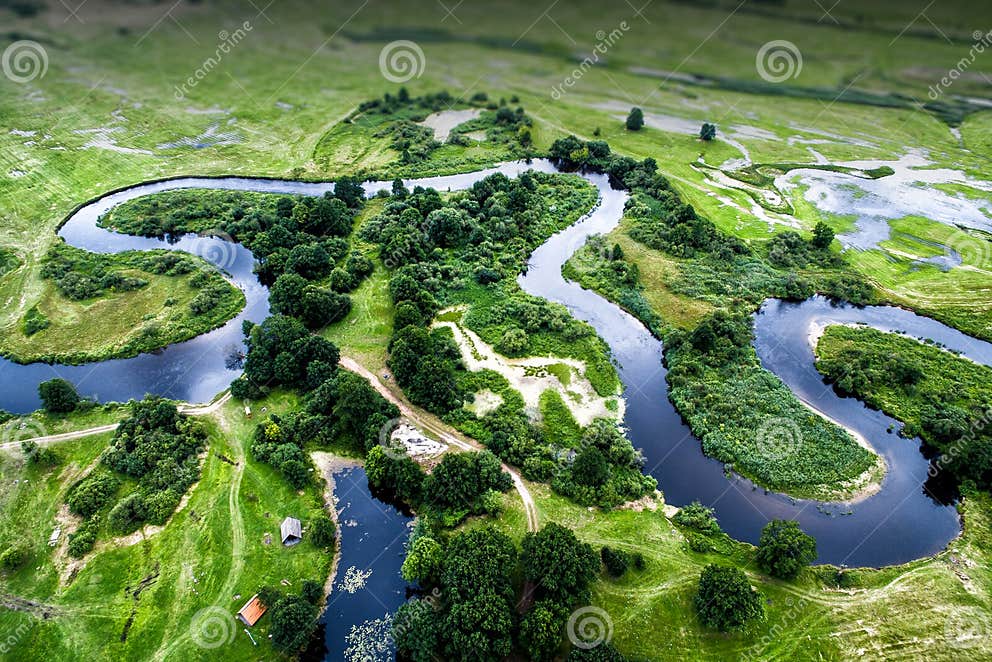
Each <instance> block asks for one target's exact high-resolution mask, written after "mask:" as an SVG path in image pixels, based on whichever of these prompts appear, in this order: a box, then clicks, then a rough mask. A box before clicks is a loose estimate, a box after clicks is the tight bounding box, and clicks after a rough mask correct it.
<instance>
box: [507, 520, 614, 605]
mask: <svg viewBox="0 0 992 662" xmlns="http://www.w3.org/2000/svg"><path fill="white" fill-rule="evenodd" d="M520 562H521V566H522V567H523V571H524V578H525V579H526V580H527V581H530V582H533V583H534V584H535V585H536V586H537V589H538V593H539V594H540V595H543V596H547V597H548V598H550V599H552V600H555V601H556V602H558V603H559V604H562V605H566V606H567V605H572V604H574V603H576V602H584V601H586V600H587V599H588V593H589V584H590V583H591V582H592V581H593V580H594V579H595V578H596V574H597V573H598V572H599V558H598V557H597V554H596V552H594V551H593V549H592V547H591V546H590V545H587V544H586V543H583V542H580V541H579V539H578V538H576V537H575V533H574V532H572V530H571V529H566V528H565V527H563V526H561V525H560V524H555V523H551V524H547V525H545V526H544V528H542V529H541V530H540V531H538V532H537V533H528V534H527V535H525V536H524V540H523V544H522V548H521V553H520Z"/></svg>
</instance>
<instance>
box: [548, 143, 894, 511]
mask: <svg viewBox="0 0 992 662" xmlns="http://www.w3.org/2000/svg"><path fill="white" fill-rule="evenodd" d="M551 155H552V157H553V158H555V159H557V160H558V161H559V162H560V163H562V164H563V165H564V166H565V167H568V168H580V167H581V168H589V169H592V170H596V171H600V172H605V173H607V174H609V175H610V177H611V179H612V180H613V181H615V182H616V183H617V184H618V185H622V186H624V187H625V188H628V189H630V190H631V198H630V201H629V202H628V204H627V208H626V209H625V212H624V220H623V223H622V225H621V228H620V229H619V230H618V231H617V232H616V233H615V235H617V236H616V239H617V241H616V242H615V243H613V245H612V246H611V245H610V244H609V243H608V242H607V241H606V240H605V239H604V238H602V237H594V238H592V239H591V240H590V241H589V242H588V244H587V245H586V246H585V247H584V248H583V249H582V250H580V251H579V252H578V253H577V254H576V256H575V257H574V258H573V259H572V260H570V261H569V262H568V263H567V264H566V267H565V269H564V273H565V275H566V276H568V277H570V278H573V279H574V280H577V281H578V282H579V283H580V284H582V285H584V286H585V287H589V288H592V289H596V290H598V291H600V292H601V293H603V294H604V295H605V296H607V297H608V298H610V299H612V300H614V301H616V302H617V303H619V304H620V305H621V306H623V307H624V308H626V309H627V310H629V311H630V312H631V313H633V314H634V315H636V316H637V317H639V318H640V319H641V320H642V321H643V322H644V323H645V324H646V325H647V326H648V328H649V329H651V330H652V332H653V333H655V334H656V335H658V336H660V337H661V338H662V339H663V340H664V341H665V360H666V363H667V365H668V368H669V373H668V380H669V385H670V391H669V397H670V398H671V399H672V402H673V403H674V404H675V406H676V408H677V409H678V411H679V412H680V413H681V414H682V416H683V418H685V419H686V421H687V422H688V423H689V425H690V427H691V428H692V430H693V432H694V433H695V434H696V435H697V436H698V437H699V438H700V439H701V440H702V442H703V450H704V451H705V452H706V454H707V455H711V456H713V457H715V458H717V459H719V460H721V461H723V462H726V463H728V464H730V465H731V466H732V467H733V469H734V470H735V471H737V472H739V473H741V474H743V475H745V476H747V477H749V478H751V479H753V480H755V481H756V482H757V483H759V484H761V485H764V486H767V487H770V488H773V489H775V490H779V491H784V492H788V493H790V494H795V495H797V496H827V497H829V496H831V495H833V496H835V497H836V496H843V495H844V494H845V493H849V492H850V489H851V488H850V487H849V486H850V485H851V484H855V485H858V486H860V485H861V478H862V476H863V475H865V474H866V473H869V472H875V471H878V460H877V458H876V457H875V456H874V455H873V454H872V453H871V452H870V451H868V450H867V449H865V448H863V447H861V446H859V445H858V444H857V442H856V441H855V440H854V439H852V438H851V437H850V435H848V434H847V433H846V432H844V431H843V430H841V429H839V428H838V427H836V426H835V425H833V424H832V423H830V422H828V421H825V420H824V419H822V418H821V417H819V416H817V415H815V414H813V413H812V412H810V411H809V410H808V409H806V408H805V407H804V406H803V405H802V404H801V403H800V402H799V401H798V400H797V399H796V398H795V396H794V395H793V394H792V393H791V391H789V389H788V388H787V387H786V386H785V385H784V384H782V383H781V381H779V379H778V378H777V377H775V376H774V375H772V374H771V373H769V372H768V371H767V370H765V369H763V368H762V367H761V366H760V364H759V362H758V358H757V355H756V354H755V351H754V348H753V347H752V346H751V339H752V327H751V318H750V315H751V313H753V312H754V311H755V310H756V309H757V307H758V306H759V305H760V304H761V302H762V301H764V300H765V299H766V298H768V297H780V298H783V299H790V300H803V299H806V298H808V297H810V296H812V295H813V294H814V293H816V292H819V293H823V294H826V295H828V296H832V297H835V298H838V299H842V300H845V301H853V302H855V303H869V302H872V301H874V300H875V293H874V291H873V289H872V288H871V287H870V286H869V285H867V284H866V283H865V282H864V281H863V280H862V279H861V278H860V277H859V276H858V275H857V274H856V273H855V272H854V271H853V270H851V269H850V268H849V267H848V266H847V265H846V264H845V263H844V261H843V260H842V259H841V258H840V257H839V256H837V255H836V254H835V253H832V252H831V250H830V245H831V242H832V241H833V232H832V231H831V230H830V229H829V228H828V227H826V226H818V228H817V231H816V232H815V233H814V236H813V237H812V238H811V239H805V238H803V237H801V236H800V235H799V234H798V233H796V232H791V231H786V232H782V233H780V234H779V235H776V237H775V238H774V239H772V240H771V241H769V242H768V244H767V245H766V246H760V247H753V246H751V245H749V244H747V243H745V242H743V241H741V240H739V239H737V238H735V237H732V236H729V235H727V234H725V233H724V232H722V231H720V230H719V229H718V228H716V226H714V225H713V223H711V222H710V221H709V220H707V219H705V218H703V217H701V216H700V215H699V214H698V213H697V212H696V211H695V209H694V208H693V207H692V206H691V205H688V204H686V203H685V202H684V201H683V200H682V199H681V197H680V196H679V194H678V193H677V192H676V191H675V190H674V189H673V188H672V187H671V185H670V184H669V182H668V181H667V180H666V179H665V178H664V177H663V176H662V175H660V174H659V173H658V172H657V165H656V164H655V162H654V161H653V160H651V159H647V160H645V161H642V162H640V163H638V162H636V161H634V160H633V159H630V158H628V157H623V156H619V155H615V154H613V153H611V151H610V148H609V146H608V145H607V144H606V143H603V142H599V141H592V142H583V141H580V140H578V139H576V138H575V137H569V138H564V139H561V140H559V141H558V142H556V143H555V144H554V145H553V146H552V149H551ZM624 237H629V239H627V240H626V241H623V238H624ZM621 241H623V243H620V242H621ZM625 246H626V248H625ZM625 258H626V259H625ZM642 258H643V261H642ZM648 260H650V261H648ZM642 274H644V277H646V278H652V279H653V280H652V289H656V290H660V292H659V291H655V292H651V294H653V295H654V299H653V300H649V298H648V296H649V294H648V291H647V290H646V289H645V286H644V284H643V283H642V282H641V277H642ZM659 281H660V282H659ZM683 311H689V314H688V316H687V315H686V314H685V312H683ZM770 419H787V420H790V421H794V422H795V424H796V425H797V426H798V429H799V434H801V435H802V439H803V440H804V443H803V444H801V445H799V446H798V447H797V448H796V454H790V455H789V456H787V457H782V456H777V455H776V454H775V453H774V448H771V447H769V446H768V445H762V444H760V443H758V439H759V437H760V434H761V433H762V426H763V425H765V424H766V422H767V421H768V420H770Z"/></svg>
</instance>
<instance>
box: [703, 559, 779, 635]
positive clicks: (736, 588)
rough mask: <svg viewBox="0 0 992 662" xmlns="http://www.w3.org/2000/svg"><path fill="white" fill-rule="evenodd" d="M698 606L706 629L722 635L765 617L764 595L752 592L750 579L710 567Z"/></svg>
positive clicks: (727, 569) (704, 579) (739, 572)
mask: <svg viewBox="0 0 992 662" xmlns="http://www.w3.org/2000/svg"><path fill="white" fill-rule="evenodd" d="M694 604H695V606H696V613H697V614H698V615H699V620H700V621H701V622H702V623H703V625H705V626H707V627H711V628H715V629H717V630H720V631H721V632H727V631H729V630H738V629H741V628H742V627H744V626H745V625H746V624H747V623H749V622H750V621H753V620H756V619H761V618H763V617H764V613H765V608H764V605H762V603H761V594H760V593H758V592H757V591H756V590H754V589H753V588H751V584H750V583H749V582H748V579H747V575H745V574H744V573H743V572H742V571H741V570H738V569H737V568H731V567H728V566H719V565H712V564H711V565H708V566H706V568H705V569H704V570H703V573H702V574H701V575H700V577H699V591H698V592H697V593H696V597H695V599H694Z"/></svg>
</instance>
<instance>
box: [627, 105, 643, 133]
mask: <svg viewBox="0 0 992 662" xmlns="http://www.w3.org/2000/svg"><path fill="white" fill-rule="evenodd" d="M625 124H626V127H627V130H628V131H640V130H641V127H643V126H644V111H643V110H641V109H640V108H631V109H630V113H629V114H628V115H627V121H626V123H625Z"/></svg>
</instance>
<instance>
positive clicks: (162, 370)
mask: <svg viewBox="0 0 992 662" xmlns="http://www.w3.org/2000/svg"><path fill="white" fill-rule="evenodd" d="M528 169H535V170H540V171H543V172H554V171H555V168H554V166H553V165H552V164H551V163H550V162H548V161H545V160H539V161H534V162H532V163H529V164H528V163H523V162H514V163H507V164H503V165H500V166H498V167H496V168H491V169H488V170H483V171H479V172H474V173H468V174H463V175H454V176H449V177H435V178H428V179H419V180H409V181H408V182H407V185H408V186H411V187H412V186H417V185H422V186H432V187H434V188H437V189H439V190H447V189H451V190H456V189H463V188H467V187H468V186H471V184H473V183H474V182H476V181H478V180H480V179H482V178H484V177H485V176H487V175H489V174H492V173H494V172H502V173H504V174H506V175H507V176H511V177H513V176H516V175H518V174H519V173H521V172H523V171H525V170H528ZM583 176H584V177H585V178H586V179H587V180H588V181H589V182H591V183H592V184H593V185H595V186H596V187H597V189H598V190H599V192H600V203H599V205H598V207H596V209H595V210H593V211H592V212H591V213H590V214H588V215H587V216H586V217H584V218H583V219H581V220H580V221H579V222H577V223H575V224H574V225H572V226H571V227H569V228H568V229H566V230H564V231H563V232H560V233H559V234H557V235H555V236H553V237H551V238H550V239H549V240H548V241H547V242H545V243H544V244H543V245H542V246H540V247H539V248H538V249H537V250H536V251H535V252H534V253H533V255H532V256H531V259H530V263H529V268H528V270H527V273H526V274H525V275H523V276H521V277H520V284H521V286H522V287H523V289H524V290H526V291H527V292H529V293H531V294H534V295H536V296H541V297H544V298H547V299H549V300H552V301H557V302H560V303H562V304H564V305H565V306H566V307H568V309H569V310H570V311H571V312H572V314H574V315H575V316H576V317H577V318H579V319H582V320H585V321H587V322H589V323H590V324H591V325H592V326H593V327H594V328H595V329H596V331H597V332H598V333H599V334H600V336H602V337H603V339H604V340H605V341H606V342H607V344H608V345H609V346H610V348H611V350H612V352H613V356H614V359H615V361H616V363H617V366H618V369H619V372H620V378H621V380H622V382H623V385H624V397H625V398H626V401H627V409H626V417H625V420H624V424H625V426H626V427H627V430H628V434H629V436H630V438H631V440H632V441H633V443H634V445H635V446H636V447H639V448H641V449H643V451H644V455H645V458H646V460H647V464H646V471H648V472H650V473H651V474H652V475H653V476H655V477H656V478H657V479H658V483H659V487H660V489H661V490H662V491H663V492H664V493H665V498H666V501H667V502H668V503H671V504H674V505H679V506H681V505H685V504H687V503H689V502H691V501H696V500H698V501H701V502H702V503H704V504H707V505H710V506H712V507H713V508H715V509H716V512H717V516H718V518H719V520H720V524H721V526H722V527H723V528H724V530H726V531H727V532H728V533H729V534H730V535H732V536H734V537H735V538H739V539H741V540H747V541H750V542H755V541H757V539H758V536H759V534H760V531H761V528H762V526H764V524H765V523H766V522H767V521H768V520H770V519H773V518H791V519H797V520H799V522H800V524H801V526H802V527H803V528H804V529H805V530H806V531H807V532H809V533H810V534H812V535H814V536H816V538H817V541H818V549H819V559H818V560H819V561H820V562H824V563H836V564H846V565H849V566H879V565H887V564H894V563H901V562H905V561H909V560H911V559H915V558H919V557H922V556H926V555H929V554H933V553H935V552H937V551H939V550H940V549H942V548H943V547H944V546H945V545H946V544H947V543H948V542H949V541H950V540H951V539H953V538H954V537H955V536H956V535H957V534H958V532H959V531H960V523H959V520H958V517H957V514H956V511H955V509H954V507H953V506H952V505H950V504H945V503H941V502H940V501H939V500H937V499H935V498H933V497H932V496H931V495H930V494H929V493H928V492H927V491H926V490H925V489H924V484H925V482H926V478H927V467H928V462H927V460H926V459H925V458H924V457H923V455H922V454H921V452H920V450H919V441H918V440H907V439H902V438H900V437H898V436H897V435H895V434H891V433H889V431H888V430H889V429H890V428H891V427H898V424H897V423H896V422H895V421H893V420H892V419H890V418H888V417H886V416H885V415H884V414H881V413H879V412H875V411H871V410H869V409H867V408H866V407H865V406H864V405H862V404H861V403H860V402H859V401H857V400H853V399H845V398H840V397H838V396H837V395H836V394H835V393H834V392H833V390H832V389H830V388H829V387H827V386H825V385H824V384H823V382H822V380H821V379H820V377H819V375H818V374H817V372H816V370H815V368H814V366H813V354H812V347H811V345H810V342H809V333H810V330H811V329H813V328H815V327H817V326H822V325H825V324H829V323H852V322H860V323H865V324H870V325H871V326H874V327H876V328H880V329H882V330H886V331H892V330H901V331H904V332H906V333H907V334H909V335H913V336H916V337H920V338H932V339H934V340H937V341H939V342H941V343H943V344H944V345H947V346H948V347H950V348H952V349H955V350H959V351H962V352H963V353H964V354H965V355H966V356H968V357H969V358H972V359H974V360H976V361H979V362H981V363H985V364H990V363H992V345H990V344H989V343H985V342H982V341H978V340H975V339H974V338H970V337H968V336H965V335H964V334H962V333H960V332H958V331H955V330H953V329H951V328H949V327H946V326H944V325H942V324H940V323H938V322H936V321H934V320H931V319H928V318H923V317H920V316H917V315H914V314H913V313H910V312H908V311H904V310H900V309H895V308H888V307H872V308H860V309H859V308H855V307H853V306H844V305H842V306H833V305H831V304H830V303H829V302H827V301H825V300H823V299H819V298H814V299H811V300H809V301H806V302H804V303H801V304H787V303H783V302H779V301H774V300H773V301H768V302H766V303H765V305H764V306H763V307H762V309H761V311H760V312H759V313H758V314H757V315H756V318H755V333H756V340H755V347H756V349H757V351H758V355H759V357H760V359H761V361H762V364H763V365H764V366H765V367H766V368H767V369H768V370H770V371H771V372H773V373H775V374H776V375H777V376H778V377H779V378H781V379H782V380H783V382H784V383H785V384H786V385H788V386H789V388H791V389H792V390H793V391H794V392H795V393H796V394H797V396H799V397H800V398H801V399H803V400H805V401H806V402H808V403H809V404H811V405H812V406H814V407H815V408H817V409H819V410H820V411H822V412H824V413H825V414H827V415H829V416H830V417H831V418H833V419H835V420H836V421H838V422H839V423H841V424H842V425H844V426H846V427H848V428H850V429H852V430H854V431H856V432H858V433H859V434H861V435H862V436H863V437H864V438H865V439H867V440H868V442H869V443H871V445H872V446H873V447H874V448H875V449H876V451H877V452H878V453H879V454H881V455H882V456H883V457H884V458H885V461H886V464H887V466H888V472H887V474H886V477H885V479H884V482H883V484H882V488H881V490H880V491H879V492H878V493H877V494H875V495H873V496H871V497H868V498H866V499H863V500H861V501H859V502H857V503H853V504H832V505H824V504H820V503H818V502H813V501H803V500H798V501H797V500H794V499H791V498H789V497H786V496H783V495H780V494H774V493H767V492H765V491H764V490H763V489H761V488H758V487H756V486H755V485H753V484H752V483H750V482H749V481H747V480H745V479H742V478H739V477H733V476H732V477H729V478H728V477H727V476H726V475H725V472H724V467H723V465H722V463H720V462H717V461H715V460H712V459H710V458H708V457H706V456H705V455H703V453H702V451H701V444H700V441H699V440H698V439H697V438H696V437H694V436H693V435H692V433H691V432H690V430H689V429H688V428H687V427H686V426H685V425H684V424H683V422H682V420H681V418H680V417H679V415H678V413H677V412H676V411H675V409H674V407H673V406H672V405H671V403H670V402H669V400H668V394H667V383H666V380H665V375H666V371H665V368H664V366H663V365H662V345H661V342H660V341H658V340H657V339H656V338H654V337H653V336H652V335H651V334H650V333H649V332H648V330H647V329H646V328H645V327H644V326H643V325H642V324H641V323H640V322H639V321H637V320H636V319H635V318H634V317H632V316H631V315H629V314H628V313H626V312H625V311H623V310H621V309H620V308H619V307H618V306H616V305H614V304H612V303H610V302H609V301H606V300H605V299H603V298H602V297H600V296H599V295H597V294H595V293H594V292H590V291H588V290H583V289H582V288H580V287H579V286H578V285H576V284H575V283H571V282H568V281H566V280H565V279H564V278H563V277H562V275H561V266H562V265H563V264H564V262H565V261H566V260H567V259H568V258H569V257H570V256H571V255H572V254H573V253H574V252H575V251H576V250H577V249H578V248H579V247H581V246H582V245H583V243H584V242H585V240H586V238H587V237H588V236H590V235H592V234H597V233H606V232H609V231H610V230H612V229H613V228H614V227H616V225H617V224H618V223H619V221H620V217H621V215H622V212H623V207H624V203H625V202H626V200H627V194H626V193H625V192H623V191H617V190H614V189H612V188H611V187H610V185H609V182H608V181H607V178H606V177H605V176H603V175H588V174H587V175H583ZM390 186H391V184H390V183H389V182H373V183H368V184H366V185H365V190H366V192H367V194H369V195H373V194H374V193H376V192H377V191H379V190H388V188H389V187H390ZM178 188H214V189H227V190H244V191H258V192H270V193H292V194H300V195H322V194H323V193H324V192H326V191H328V190H331V189H332V185H330V184H324V183H304V182H292V181H281V180H269V179H248V178H219V179H212V178H183V179H175V180H170V181H165V182H157V183H152V184H144V185H140V186H135V187H132V188H129V189H126V190H123V191H118V192H115V193H113V194H110V195H107V196H105V197H103V198H100V199H98V200H96V201H94V202H91V203H89V204H86V205H84V206H82V207H80V208H79V209H78V210H77V211H76V212H75V213H73V214H72V215H71V216H70V217H69V218H68V220H67V221H66V223H65V224H64V225H63V227H62V229H61V230H60V234H61V236H62V237H63V238H64V239H65V240H66V242H68V243H69V244H71V245H74V246H78V247H80V248H84V249H87V250H90V251H95V252H104V253H114V252H121V251H125V250H148V249H151V248H163V247H171V248H175V249H179V250H185V251H188V252H192V253H195V254H198V255H201V256H202V257H204V258H205V259H207V260H208V261H210V262H212V263H213V264H216V265H218V266H219V267H221V268H222V269H224V270H225V271H226V272H227V273H228V275H229V278H230V279H231V281H232V282H234V283H235V284H236V285H237V286H238V287H240V288H241V289H242V290H244V292H245V295H246V298H247V305H246V307H245V309H244V310H243V311H242V312H241V314H239V315H238V316H237V317H236V318H235V319H233V320H231V321H230V322H229V323H227V324H226V325H224V326H223V327H221V328H219V329H216V330H215V331H213V332H211V333H207V334H205V335H203V336H200V337H198V338H195V339H193V340H190V341H188V342H184V343H179V344H176V345H172V346H170V347H167V348H165V349H163V350H161V351H159V352H156V353H154V354H143V355H141V356H138V357H135V358H132V359H120V360H112V361H104V362H100V363H94V364H87V365H82V366H59V365H54V366H52V365H45V364H32V365H18V364H14V363H12V362H10V361H6V360H3V361H0V384H2V385H0V408H3V409H7V410H9V411H13V412H27V411H31V410H33V409H34V408H36V407H37V406H38V399H37V394H36V388H37V385H38V384H39V383H40V382H41V381H44V380H46V379H51V378H53V377H63V378H65V379H69V380H70V381H72V382H74V383H76V384H77V385H78V387H79V389H80V392H81V393H83V394H84V395H89V396H95V397H97V398H99V399H100V400H104V401H107V400H121V401H123V400H127V399H129V398H140V397H142V396H143V395H144V394H145V393H154V394H157V395H163V396H167V397H171V398H176V399H180V400H185V401H190V402H203V401H208V400H209V399H210V398H212V397H213V396H214V395H215V394H216V393H218V392H219V391H221V390H223V389H224V388H225V387H226V385H227V384H228V383H229V382H230V381H231V380H232V379H233V378H234V377H236V376H237V375H238V373H239V371H240V362H239V356H240V354H241V352H243V350H244V345H243V339H242V336H241V323H242V321H243V320H251V321H255V322H259V321H261V320H263V319H264V318H265V317H266V316H267V315H268V312H269V311H268V301H267V291H266V289H265V288H264V287H262V286H261V285H260V284H259V283H258V281H257V279H256V278H255V277H254V275H253V274H252V264H253V260H252V256H251V254H250V253H249V252H248V251H247V249H245V248H243V247H241V246H239V245H236V244H233V243H230V242H226V241H223V240H222V239H219V238H210V237H196V236H192V235H190V236H185V237H182V238H180V239H179V240H178V241H177V242H175V243H173V244H172V245H171V246H169V245H166V244H165V243H164V242H163V241H160V240H157V239H148V238H140V237H132V236H127V235H121V234H118V233H115V232H111V231H108V230H104V229H101V228H99V227H97V221H98V219H99V218H100V216H102V215H103V214H105V213H106V212H107V211H109V210H110V209H112V208H113V207H114V206H116V205H119V204H121V203H123V202H125V201H128V200H132V199H135V198H138V197H141V196H144V195H149V194H152V193H157V192H162V191H167V190H175V189H178ZM342 535H344V536H348V535H353V532H351V531H348V530H344V531H342ZM397 581H399V579H398V578H397Z"/></svg>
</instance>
